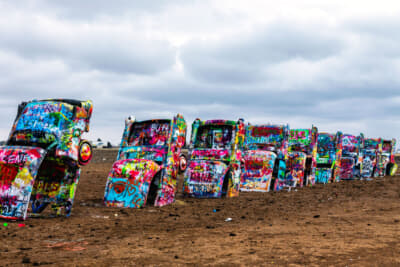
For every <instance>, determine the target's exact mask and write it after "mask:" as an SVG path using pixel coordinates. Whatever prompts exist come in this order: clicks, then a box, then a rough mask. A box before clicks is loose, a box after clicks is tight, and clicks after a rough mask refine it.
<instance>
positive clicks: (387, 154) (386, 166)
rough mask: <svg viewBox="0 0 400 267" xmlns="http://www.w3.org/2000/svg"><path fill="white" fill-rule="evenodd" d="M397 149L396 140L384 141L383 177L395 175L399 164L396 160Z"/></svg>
mask: <svg viewBox="0 0 400 267" xmlns="http://www.w3.org/2000/svg"><path fill="white" fill-rule="evenodd" d="M395 148H396V139H394V138H393V139H392V140H383V146H382V163H381V164H382V170H383V175H390V176H393V175H395V173H396V171H397V164H396V162H395V159H394V151H395Z"/></svg>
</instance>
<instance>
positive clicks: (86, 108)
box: [0, 99, 93, 220]
mask: <svg viewBox="0 0 400 267" xmlns="http://www.w3.org/2000/svg"><path fill="white" fill-rule="evenodd" d="M92 110H93V105H92V102H91V101H78V100H71V99H47V100H33V101H29V102H22V103H21V104H20V105H19V106H18V114H17V116H16V119H15V121H14V125H13V127H12V130H11V132H10V135H9V137H8V140H7V144H6V146H2V147H0V218H5V219H11V220H25V219H26V217H27V213H28V208H29V204H31V212H32V213H31V215H38V214H40V213H41V212H42V211H43V210H44V209H45V208H46V207H47V206H48V205H49V204H51V206H52V211H53V215H65V216H69V215H70V214H71V210H72V205H73V201H74V196H75V191H76V187H77V184H78V181H79V177H80V166H81V165H85V164H87V163H88V162H89V161H90V159H91V157H92V149H91V146H90V144H89V142H87V141H85V140H82V139H81V135H82V134H83V133H84V132H87V131H89V121H90V117H91V114H92Z"/></svg>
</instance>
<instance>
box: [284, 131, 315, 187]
mask: <svg viewBox="0 0 400 267" xmlns="http://www.w3.org/2000/svg"><path fill="white" fill-rule="evenodd" d="M317 146H318V128H317V127H315V126H312V127H311V129H291V130H290V136H289V152H288V166H287V170H288V172H287V174H286V180H287V181H288V185H290V184H291V186H296V185H299V186H300V187H302V186H303V185H313V184H315V172H316V168H317Z"/></svg>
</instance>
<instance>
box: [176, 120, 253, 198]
mask: <svg viewBox="0 0 400 267" xmlns="http://www.w3.org/2000/svg"><path fill="white" fill-rule="evenodd" d="M244 131H245V129H244V122H243V120H242V119H239V120H238V121H230V120H207V121H202V120H200V119H196V120H195V121H194V122H193V124H192V134H191V139H190V146H189V164H188V167H187V169H186V172H185V178H184V182H183V193H184V195H185V196H190V197H197V198H219V197H221V196H226V197H235V196H238V195H239V185H240V171H241V162H242V152H241V149H242V145H243V140H244Z"/></svg>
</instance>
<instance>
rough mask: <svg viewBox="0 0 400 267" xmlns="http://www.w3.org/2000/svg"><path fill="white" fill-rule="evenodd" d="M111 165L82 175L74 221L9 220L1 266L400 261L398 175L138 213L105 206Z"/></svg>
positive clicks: (0, 228) (2, 236)
mask: <svg viewBox="0 0 400 267" xmlns="http://www.w3.org/2000/svg"><path fill="white" fill-rule="evenodd" d="M107 153H111V152H107ZM99 159H101V156H100V155H99ZM114 159H115V158H114ZM112 161H113V160H110V161H108V160H107V161H105V162H106V163H96V162H98V161H95V162H94V163H91V164H89V166H87V167H84V168H83V170H82V177H81V181H80V184H79V186H78V190H77V196H76V201H75V203H74V208H73V212H72V216H71V217H70V218H67V219H65V218H41V219H34V218H30V219H28V220H27V221H25V222H24V223H23V225H21V222H6V221H1V222H0V223H1V225H0V240H1V242H0V259H1V260H0V265H1V266H15V265H22V264H31V265H47V264H54V265H55V264H57V265H80V266H81V265H87V266H92V265H95V264H96V265H99V266H106V265H127V264H130V265H133V264H136V265H143V264H150V265H171V264H174V265H183V264H191V265H192V264H200V265H261V264H263V265H274V264H277V265H289V264H293V265H338V266H347V265H359V266H371V265H372V266H381V265H399V264H400V177H398V176H397V177H385V178H378V179H375V180H373V181H349V182H340V183H337V184H328V185H325V186H323V185H317V186H314V187H311V188H301V189H297V190H292V191H291V192H270V193H241V195H240V197H238V198H231V199H184V198H182V197H181V196H180V194H178V198H177V201H176V203H175V204H173V205H170V206H166V207H163V208H154V207H146V208H144V209H140V210H135V209H119V208H105V207H103V206H102V198H103V193H104V186H105V183H106V179H107V173H108V171H109V170H110V168H111V164H112ZM179 190H181V188H179ZM3 223H8V225H7V226H4V225H3Z"/></svg>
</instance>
